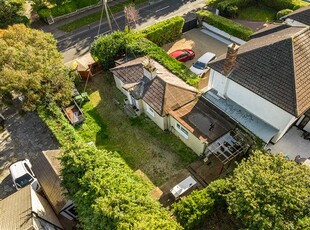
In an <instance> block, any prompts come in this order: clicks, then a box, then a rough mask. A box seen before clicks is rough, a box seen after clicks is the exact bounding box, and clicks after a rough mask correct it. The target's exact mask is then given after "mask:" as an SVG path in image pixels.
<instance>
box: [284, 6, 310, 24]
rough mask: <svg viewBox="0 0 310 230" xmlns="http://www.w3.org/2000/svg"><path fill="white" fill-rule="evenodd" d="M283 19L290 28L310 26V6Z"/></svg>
mask: <svg viewBox="0 0 310 230" xmlns="http://www.w3.org/2000/svg"><path fill="white" fill-rule="evenodd" d="M281 19H282V20H284V22H285V23H286V24H288V25H290V26H310V6H306V7H302V8H300V9H298V10H295V11H294V12H292V13H291V14H288V15H286V16H284V17H282V18H281Z"/></svg>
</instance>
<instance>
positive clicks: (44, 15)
mask: <svg viewBox="0 0 310 230" xmlns="http://www.w3.org/2000/svg"><path fill="white" fill-rule="evenodd" d="M38 15H39V17H40V18H41V19H42V20H44V21H47V18H48V17H50V16H51V11H50V10H49V9H47V8H43V9H40V10H39V11H38Z"/></svg>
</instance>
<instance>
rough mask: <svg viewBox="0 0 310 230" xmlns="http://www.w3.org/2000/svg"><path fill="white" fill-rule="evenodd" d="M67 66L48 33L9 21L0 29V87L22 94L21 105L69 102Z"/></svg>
mask: <svg viewBox="0 0 310 230" xmlns="http://www.w3.org/2000/svg"><path fill="white" fill-rule="evenodd" d="M72 87H73V83H72V79H70V77H69V70H68V68H67V67H65V66H64V64H63V63H62V56H61V54H60V53H59V52H58V51H57V48H56V40H55V39H54V38H53V36H52V35H51V34H47V33H44V32H42V31H39V30H34V29H30V28H27V27H26V26H24V25H13V26H10V27H8V29H6V30H0V90H1V92H2V93H3V92H12V91H13V92H15V93H17V94H20V95H22V96H23V97H24V104H23V106H24V109H25V110H34V109H36V107H37V106H38V105H40V104H45V103H46V102H50V101H55V102H57V103H58V104H65V103H68V102H69V99H70V98H71V93H72Z"/></svg>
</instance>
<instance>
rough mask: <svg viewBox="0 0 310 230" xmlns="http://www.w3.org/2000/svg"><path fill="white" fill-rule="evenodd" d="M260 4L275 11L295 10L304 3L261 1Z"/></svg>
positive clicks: (280, 0) (289, 0) (278, 0)
mask: <svg viewBox="0 0 310 230" xmlns="http://www.w3.org/2000/svg"><path fill="white" fill-rule="evenodd" d="M261 1H262V4H263V5H265V6H268V7H270V8H273V9H275V10H283V9H291V10H296V9H298V8H300V7H301V6H302V5H304V3H302V1H300V0H261Z"/></svg>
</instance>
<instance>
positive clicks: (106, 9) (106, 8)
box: [97, 0, 112, 36]
mask: <svg viewBox="0 0 310 230" xmlns="http://www.w3.org/2000/svg"><path fill="white" fill-rule="evenodd" d="M103 7H104V8H105V12H106V15H107V19H108V23H109V28H110V32H112V25H111V20H110V15H109V12H108V6H107V0H102V10H101V16H100V22H99V27H98V33H97V36H98V35H99V34H100V28H101V23H102V16H103Z"/></svg>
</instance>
